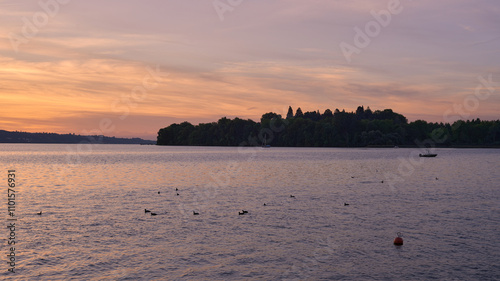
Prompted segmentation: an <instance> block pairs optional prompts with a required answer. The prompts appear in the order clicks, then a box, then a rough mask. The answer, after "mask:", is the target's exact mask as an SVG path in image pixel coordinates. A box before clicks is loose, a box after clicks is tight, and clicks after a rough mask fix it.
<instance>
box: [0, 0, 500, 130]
mask: <svg viewBox="0 0 500 281" xmlns="http://www.w3.org/2000/svg"><path fill="white" fill-rule="evenodd" d="M0 14H1V16H0V37H1V40H0V104H1V106H2V110H1V111H0V129H3V130H19V131H28V132H58V133H76V134H83V133H85V132H93V133H99V132H100V131H102V132H103V133H104V134H105V135H108V136H117V137H142V138H146V139H156V134H157V132H158V129H160V128H162V127H166V126H168V125H170V124H171V123H174V122H176V123H178V122H182V121H189V122H191V123H193V124H197V123H200V122H211V121H216V120H218V119H219V118H220V117H223V116H227V117H230V118H234V117H240V118H245V119H247V118H249V119H253V120H255V121H257V120H259V118H260V116H261V115H262V114H263V113H266V112H270V111H272V112H276V113H279V114H282V115H286V111H287V109H288V106H289V105H290V106H292V107H293V109H294V110H295V109H296V108H297V107H301V109H302V110H303V111H304V112H305V111H313V110H319V111H320V112H321V113H323V111H324V110H325V109H327V108H329V109H331V110H334V109H336V108H338V109H340V110H342V109H345V110H346V111H354V110H356V107H357V106H358V105H364V106H365V107H366V106H369V107H370V108H371V109H372V110H377V109H385V108H391V109H393V110H394V111H396V112H398V113H401V114H403V115H405V116H406V117H407V118H408V119H409V120H410V121H414V120H416V119H424V120H427V121H432V122H445V121H448V122H449V121H450V120H457V119H467V118H469V119H471V118H481V119H485V120H492V119H499V118H500V114H499V113H500V110H499V109H500V83H498V82H500V1H498V0H440V1H431V0H418V1H417V0H414V1H411V0H400V1H397V0H380V1H379V0H307V1H306V0H300V1H299V0H216V1H213V0H175V1H174V0H150V1H132V0H106V1H97V0H72V1H69V0H29V1H27V0H26V1H19V0H15V1H14V0H6V1H0ZM377 18H378V19H377ZM363 39H365V40H364V41H363ZM366 39H368V40H366ZM342 46H344V48H343V47H342ZM345 46H349V48H348V50H350V51H352V52H351V53H349V52H346V49H345ZM353 50H354V51H353ZM479 77H483V78H484V79H485V80H486V81H488V79H489V81H490V82H491V81H493V83H489V84H488V85H489V86H488V85H486V86H485V85H484V83H483V84H481V79H479ZM485 80H482V81H483V82H484V81H485ZM480 85H482V86H481V87H479V90H481V91H479V92H477V91H476V89H478V86H480ZM475 91H476V92H475ZM103 120H105V123H106V124H107V126H104V127H106V128H107V129H106V130H103V126H102V124H103Z"/></svg>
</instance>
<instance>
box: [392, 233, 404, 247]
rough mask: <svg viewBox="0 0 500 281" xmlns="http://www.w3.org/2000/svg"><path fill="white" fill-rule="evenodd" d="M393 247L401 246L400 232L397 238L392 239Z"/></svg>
mask: <svg viewBox="0 0 500 281" xmlns="http://www.w3.org/2000/svg"><path fill="white" fill-rule="evenodd" d="M394 245H396V246H401V245H403V238H401V232H398V237H396V238H394Z"/></svg>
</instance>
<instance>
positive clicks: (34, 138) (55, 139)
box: [0, 130, 154, 144]
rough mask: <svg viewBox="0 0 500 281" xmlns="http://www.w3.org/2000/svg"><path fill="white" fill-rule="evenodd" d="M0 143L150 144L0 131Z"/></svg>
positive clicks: (110, 138) (70, 135)
mask: <svg viewBox="0 0 500 281" xmlns="http://www.w3.org/2000/svg"><path fill="white" fill-rule="evenodd" d="M0 143H103V144H151V143H154V142H152V141H148V140H143V139H140V138H115V137H105V136H97V135H94V136H83V135H75V134H56V133H28V132H19V131H15V132H11V131H5V130H0Z"/></svg>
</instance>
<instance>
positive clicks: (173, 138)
mask: <svg viewBox="0 0 500 281" xmlns="http://www.w3.org/2000/svg"><path fill="white" fill-rule="evenodd" d="M426 140H432V142H433V144H434V145H436V146H441V147H500V120H495V121H483V120H480V119H475V120H466V121H463V120H459V121H456V122H454V123H453V124H449V123H432V122H426V121H424V120H416V121H413V122H408V119H407V118H406V117H405V116H403V115H401V114H398V113H396V112H394V111H392V110H391V109H384V110H375V111H372V110H371V109H370V108H369V107H367V108H366V109H365V108H364V107H363V106H359V107H358V108H357V110H356V111H355V112H346V111H345V110H342V111H340V110H338V109H336V110H335V111H333V112H332V111H331V110H330V109H327V110H325V111H324V112H323V113H320V112H319V111H309V112H303V111H302V110H301V109H300V108H297V110H296V111H295V113H293V109H292V107H289V109H288V113H287V115H286V116H285V117H284V118H283V117H282V116H281V115H280V114H276V113H273V112H269V113H265V114H263V115H262V117H261V119H260V122H255V121H253V120H250V119H248V120H244V119H240V118H237V117H236V118H234V119H229V118H226V117H223V118H221V119H219V120H218V121H217V122H212V123H201V124H198V125H193V124H191V123H189V122H183V123H180V124H171V125H170V126H168V127H165V128H162V129H160V130H159V131H158V138H157V144H158V145H191V146H260V145H262V144H264V143H266V144H268V145H272V146H283V147H370V146H377V147H382V146H388V147H394V146H420V144H422V143H424V142H426Z"/></svg>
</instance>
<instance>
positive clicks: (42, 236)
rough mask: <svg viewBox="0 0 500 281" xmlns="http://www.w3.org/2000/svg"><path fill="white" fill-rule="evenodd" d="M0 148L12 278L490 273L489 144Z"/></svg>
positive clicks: (493, 199)
mask: <svg viewBox="0 0 500 281" xmlns="http://www.w3.org/2000/svg"><path fill="white" fill-rule="evenodd" d="M1 150H2V153H1V155H0V163H1V165H2V167H3V170H4V172H5V173H7V170H8V169H16V177H17V178H18V184H19V185H18V190H19V196H18V198H17V204H18V205H17V208H18V212H17V214H18V216H19V221H18V225H19V227H18V234H17V235H18V237H19V238H18V240H19V245H18V248H17V253H16V254H17V257H18V259H17V260H18V263H17V266H16V268H17V273H16V275H15V277H16V279H18V280H34V279H38V280H56V279H65V278H75V279H85V280H92V279H95V280H98V279H130V280H136V279H146V280H151V279H168V280H172V279H180V280H238V279H262V280H308V279H309V280H317V279H333V280H338V279H346V280H363V279H375V280H382V279H383V280H388V279H389V280H390V279H393V280H415V279H460V280H466V279H467V280H470V279H476V280H480V279H495V278H497V279H498V278H500V267H499V266H498V265H497V262H496V261H497V260H499V258H500V254H499V252H500V251H499V250H500V246H499V245H500V244H498V243H496V242H495V241H499V240H500V234H499V232H498V225H499V223H500V208H499V205H498V202H500V198H499V197H500V191H499V184H500V177H499V174H498V168H499V167H500V165H499V163H500V160H499V159H500V158H499V156H500V151H499V150H490V149H464V150H457V149H438V150H437V153H438V157H436V158H431V159H416V158H413V157H412V155H414V154H412V152H413V153H414V152H415V151H414V150H412V149H402V148H400V149H334V148H319V149H315V148H271V149H261V148H219V147H156V146H134V145H96V146H92V147H87V149H85V150H83V149H82V148H81V147H80V148H78V147H77V146H76V145H21V144H16V145H13V144H12V145H11V144H8V145H2V147H1ZM78 151H82V152H78ZM417 155H418V151H417ZM176 188H177V191H176ZM158 192H160V193H158ZM177 194H179V195H177ZM290 195H293V196H294V197H291V196H290ZM344 203H348V204H349V205H348V206H345V204H344ZM264 204H265V205H264ZM5 208H6V207H5ZM145 208H147V209H149V210H152V211H153V212H156V213H157V214H158V215H157V216H151V215H150V214H149V213H145V212H144V209H145ZM242 209H244V210H248V211H249V212H248V214H244V215H239V214H238V212H240V211H241V210H242ZM41 210H43V215H42V216H38V215H36V213H37V212H39V211H41ZM193 211H197V212H199V213H200V214H199V215H198V216H193V213H192V212H193ZM399 231H400V232H402V233H403V235H404V239H405V244H404V246H402V247H395V246H394V245H392V241H393V239H394V237H395V235H396V233H397V232H399ZM4 235H7V233H6V232H4ZM486 240H489V242H488V241H486ZM2 262H3V261H2ZM395 265H397V266H395ZM0 274H1V275H0V276H4V277H5V276H9V275H8V272H7V270H5V272H1V273H0Z"/></svg>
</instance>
